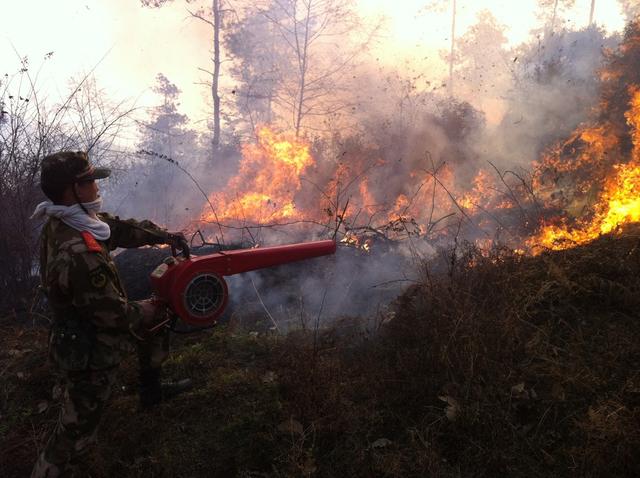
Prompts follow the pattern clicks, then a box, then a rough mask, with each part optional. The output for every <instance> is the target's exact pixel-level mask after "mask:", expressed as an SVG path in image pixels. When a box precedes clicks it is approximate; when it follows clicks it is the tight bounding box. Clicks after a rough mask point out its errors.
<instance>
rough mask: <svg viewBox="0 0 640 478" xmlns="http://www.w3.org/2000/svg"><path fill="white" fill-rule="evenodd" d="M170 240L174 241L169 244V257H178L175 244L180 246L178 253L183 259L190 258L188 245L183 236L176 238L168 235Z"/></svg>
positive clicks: (176, 236) (173, 235)
mask: <svg viewBox="0 0 640 478" xmlns="http://www.w3.org/2000/svg"><path fill="white" fill-rule="evenodd" d="M170 238H171V239H175V241H172V242H171V255H172V256H173V257H178V248H177V247H176V242H178V243H179V244H180V252H181V253H182V255H183V256H184V258H185V259H189V258H190V257H191V251H190V250H189V244H188V243H187V240H186V239H185V238H184V236H182V237H181V236H178V235H175V234H170Z"/></svg>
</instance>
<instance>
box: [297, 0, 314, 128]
mask: <svg viewBox="0 0 640 478" xmlns="http://www.w3.org/2000/svg"><path fill="white" fill-rule="evenodd" d="M312 3H313V2H312V1H309V2H307V13H306V17H305V23H304V42H303V44H302V49H301V48H300V44H299V42H298V33H297V27H296V44H297V50H298V52H297V54H298V65H299V67H300V83H299V85H298V86H299V88H300V93H299V95H298V101H297V105H296V111H295V128H296V137H297V136H299V135H300V127H301V125H302V118H303V117H304V113H303V106H304V99H305V98H304V95H305V89H306V87H307V85H306V80H307V53H308V48H309V28H310V25H309V23H310V21H311V5H312ZM294 23H296V20H295V11H294Z"/></svg>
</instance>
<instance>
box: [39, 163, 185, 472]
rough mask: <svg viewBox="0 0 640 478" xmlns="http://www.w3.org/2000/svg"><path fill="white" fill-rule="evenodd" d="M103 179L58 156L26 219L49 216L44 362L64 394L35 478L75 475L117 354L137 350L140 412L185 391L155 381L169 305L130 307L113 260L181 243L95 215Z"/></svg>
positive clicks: (98, 171)
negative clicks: (128, 251)
mask: <svg viewBox="0 0 640 478" xmlns="http://www.w3.org/2000/svg"><path fill="white" fill-rule="evenodd" d="M109 174H110V171H109V170H108V169H104V168H95V167H93V166H92V165H91V164H90V162H89V158H88V156H87V154H85V153H83V152H59V153H56V154H52V155H50V156H47V157H45V158H44V160H43V161H42V170H41V179H40V183H41V187H42V190H43V192H44V193H45V195H46V196H47V197H48V198H49V199H50V201H45V202H43V203H40V204H39V205H38V206H37V207H36V210H35V212H34V214H33V216H32V217H33V218H35V219H45V218H48V220H47V222H46V224H45V225H44V227H43V229H42V233H41V238H40V239H41V253H40V275H41V281H42V286H43V288H44V291H45V294H46V296H47V299H48V302H49V305H50V307H51V310H52V312H53V323H52V327H51V332H50V336H49V337H50V338H49V356H50V359H51V361H52V363H53V365H54V366H55V368H56V369H57V371H58V372H59V374H60V376H61V379H62V384H63V390H64V391H63V398H62V400H63V403H62V408H61V412H60V417H59V420H58V424H57V426H56V429H55V430H54V432H53V434H52V436H51V437H50V439H49V442H48V443H47V445H46V447H45V449H44V450H43V452H42V453H41V454H40V456H39V457H38V461H37V462H36V464H35V467H34V469H33V473H32V478H40V477H47V478H54V477H58V476H72V475H73V468H74V467H75V464H76V462H77V459H78V457H79V456H81V455H82V454H83V452H85V451H86V449H87V446H88V445H89V444H91V443H92V442H93V441H94V440H95V435H96V431H97V427H98V424H99V421H100V417H101V415H102V412H103V411H104V408H105V405H106V402H107V400H108V398H109V395H110V393H111V388H112V385H113V383H114V380H115V376H116V371H117V368H118V365H119V364H120V361H121V359H122V356H123V353H126V352H128V351H133V350H135V349H137V351H138V358H139V364H140V405H141V408H149V407H151V406H153V405H155V404H157V403H159V402H160V401H161V400H162V399H163V398H167V397H168V396H169V395H175V394H176V393H179V392H180V391H183V390H185V389H187V388H188V387H189V386H190V383H189V382H188V381H181V382H180V383H176V384H161V383H160V365H161V364H162V362H163V361H164V360H165V359H166V357H167V355H168V337H169V335H168V331H167V330H166V328H162V327H159V328H158V327H155V326H156V325H157V324H161V323H162V322H163V321H164V319H165V317H166V314H167V311H166V308H165V307H164V306H160V305H158V304H157V303H155V302H154V301H152V300H144V301H138V302H132V301H128V300H127V297H126V295H125V291H124V289H123V287H122V283H121V281H120V278H119V276H118V271H117V270H116V267H115V265H114V263H113V261H112V259H111V257H110V254H109V251H110V250H113V249H115V248H117V247H140V246H144V245H152V244H171V245H173V246H176V247H178V248H183V247H185V246H186V244H185V242H184V236H182V235H181V234H171V233H168V232H166V231H164V230H162V229H160V228H159V227H158V226H156V225H155V224H153V223H152V222H150V221H142V222H136V221H134V220H127V221H123V220H120V219H119V218H117V217H114V216H111V215H108V214H105V213H100V212H99V210H100V206H101V204H102V200H101V198H100V195H99V189H98V185H97V183H96V180H98V179H103V178H106V177H108V176H109ZM154 329H162V331H161V332H159V333H155V334H154V333H152V332H151V330H154Z"/></svg>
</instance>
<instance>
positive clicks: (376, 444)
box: [371, 438, 391, 448]
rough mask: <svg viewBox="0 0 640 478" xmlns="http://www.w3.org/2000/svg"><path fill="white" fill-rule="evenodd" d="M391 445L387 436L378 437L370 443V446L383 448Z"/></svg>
mask: <svg viewBox="0 0 640 478" xmlns="http://www.w3.org/2000/svg"><path fill="white" fill-rule="evenodd" d="M389 445H391V440H389V439H388V438H378V439H377V440H376V441H374V442H373V443H372V444H371V448H384V447H386V446H389Z"/></svg>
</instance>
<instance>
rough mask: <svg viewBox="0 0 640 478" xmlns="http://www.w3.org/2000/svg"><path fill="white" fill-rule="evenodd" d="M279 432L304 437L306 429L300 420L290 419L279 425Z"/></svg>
mask: <svg viewBox="0 0 640 478" xmlns="http://www.w3.org/2000/svg"><path fill="white" fill-rule="evenodd" d="M278 431H279V432H282V433H289V434H291V435H304V427H303V426H302V423H300V422H299V421H298V420H294V419H293V418H290V419H289V420H287V421H284V422H282V423H281V424H280V425H278Z"/></svg>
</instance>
